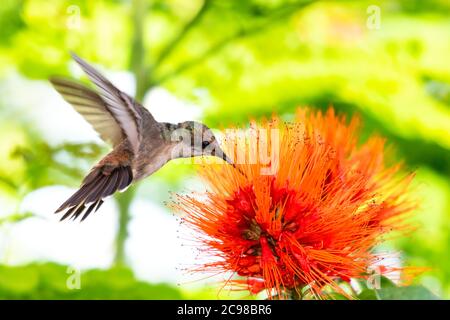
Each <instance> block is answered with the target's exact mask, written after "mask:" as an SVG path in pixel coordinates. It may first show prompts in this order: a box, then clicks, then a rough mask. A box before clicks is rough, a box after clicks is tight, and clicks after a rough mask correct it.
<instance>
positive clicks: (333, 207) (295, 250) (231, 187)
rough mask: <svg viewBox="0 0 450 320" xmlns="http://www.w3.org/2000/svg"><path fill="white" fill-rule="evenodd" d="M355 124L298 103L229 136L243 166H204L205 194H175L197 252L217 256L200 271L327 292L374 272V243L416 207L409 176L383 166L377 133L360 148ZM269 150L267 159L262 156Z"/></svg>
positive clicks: (286, 289) (271, 286)
mask: <svg viewBox="0 0 450 320" xmlns="http://www.w3.org/2000/svg"><path fill="white" fill-rule="evenodd" d="M358 126H359V122H358V120H357V119H356V118H353V119H352V120H351V122H350V123H349V124H346V121H345V119H344V118H343V117H338V116H336V115H335V113H334V111H333V110H332V109H330V110H329V111H328V112H327V113H326V114H322V113H321V112H317V113H313V112H307V111H304V110H303V111H301V110H300V111H299V112H298V113H297V115H296V118H295V121H294V122H293V123H289V124H287V123H281V122H280V121H279V120H278V119H277V118H274V119H273V120H272V121H270V122H267V121H265V122H263V123H262V124H260V125H259V126H258V127H257V129H256V128H255V124H253V129H250V131H251V132H253V133H252V134H250V137H249V136H247V137H246V139H233V138H231V137H230V136H227V138H226V140H225V150H227V151H228V153H229V155H230V154H231V155H232V158H234V160H235V161H236V162H237V168H238V169H239V170H236V169H235V168H233V167H232V166H230V165H224V164H215V165H207V166H204V168H203V169H202V170H201V172H200V174H201V176H202V177H203V178H204V180H205V181H206V183H207V185H208V186H209V191H208V192H206V193H205V194H203V195H200V196H187V195H178V196H177V200H176V201H174V202H173V204H172V206H173V207H174V208H175V209H176V210H178V211H181V212H183V213H184V216H183V221H184V222H185V223H186V224H187V226H188V227H190V228H192V229H193V230H194V231H195V233H196V240H197V243H198V245H199V248H200V249H201V252H202V253H205V254H208V255H209V256H212V257H213V258H215V259H213V261H211V262H208V263H205V264H204V265H202V266H201V267H199V268H197V269H196V270H199V271H214V272H230V271H231V272H233V273H234V274H235V275H238V276H240V277H238V279H235V280H231V282H233V283H237V284H241V285H242V284H243V283H245V285H246V286H247V289H248V290H249V291H250V292H251V293H258V292H259V291H261V290H263V289H266V291H267V294H268V296H269V297H273V296H275V295H276V296H277V297H281V298H287V297H292V296H295V297H298V296H301V295H303V294H304V293H305V291H306V292H309V294H310V295H311V296H312V297H316V298H322V297H324V289H325V288H331V289H333V290H334V291H335V292H338V293H340V294H344V295H346V296H347V297H350V295H349V294H348V293H347V292H346V291H344V290H343V289H342V287H341V286H339V285H338V282H339V280H343V281H347V282H348V281H350V279H351V278H354V279H363V280H364V279H367V278H369V277H370V274H369V273H368V270H370V267H371V266H373V265H374V263H376V262H377V263H378V264H379V260H380V259H379V258H380V257H378V256H377V255H376V254H375V253H374V252H373V248H374V246H375V245H377V244H378V243H379V242H380V241H382V236H383V235H385V234H387V233H389V232H390V231H392V230H404V229H406V228H408V227H409V225H408V224H407V223H405V222H404V221H405V215H406V214H408V213H411V212H412V209H414V207H415V204H414V203H412V202H411V201H409V200H408V198H407V193H408V188H409V184H410V182H411V180H412V177H413V175H412V174H409V175H406V176H403V177H402V176H400V174H399V169H400V166H398V165H397V166H391V167H387V166H386V165H385V161H384V157H383V149H384V141H383V140H382V139H380V138H379V137H371V138H369V139H368V140H367V141H366V142H365V143H364V144H363V145H361V146H358V145H357V140H358V138H359V132H358ZM259 129H266V130H263V131H261V130H259ZM271 133H275V134H271ZM252 137H253V138H254V139H253V138H252ZM252 139H253V140H252ZM262 142H264V143H262ZM263 147H267V149H268V150H269V151H268V152H266V151H267V150H262V149H264V148H263ZM243 150H245V151H246V152H245V157H242V152H243ZM271 151H272V153H273V154H272V155H271V156H270V157H269V158H268V159H270V161H267V159H266V158H267V156H266V157H260V156H258V155H261V154H266V155H267V154H270V152H271ZM239 152H241V154H239ZM233 153H235V154H234V155H233ZM255 155H256V157H255ZM238 158H240V160H241V161H240V162H245V163H239V161H238V160H239V159H238ZM255 158H256V160H255ZM269 167H271V168H269ZM268 169H270V170H268ZM271 170H272V172H271ZM268 172H269V173H268ZM380 269H381V268H380ZM383 270H385V271H388V270H389V268H387V267H386V268H383Z"/></svg>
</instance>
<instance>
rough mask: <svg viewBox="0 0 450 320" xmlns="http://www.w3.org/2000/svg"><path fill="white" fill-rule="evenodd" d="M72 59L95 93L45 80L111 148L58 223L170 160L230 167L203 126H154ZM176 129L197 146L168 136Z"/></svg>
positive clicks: (81, 213) (80, 213)
mask: <svg viewBox="0 0 450 320" xmlns="http://www.w3.org/2000/svg"><path fill="white" fill-rule="evenodd" d="M72 57H73V59H74V60H75V61H76V62H77V63H78V64H79V65H80V66H81V68H82V69H83V71H84V72H85V73H86V74H87V76H88V77H89V79H90V80H91V81H92V82H93V84H94V85H95V87H96V90H93V89H90V88H88V87H87V86H85V85H82V84H80V83H77V82H74V81H72V80H69V79H64V78H60V77H53V78H51V79H50V82H51V83H52V85H53V86H54V88H55V89H56V90H57V91H58V92H59V93H60V94H61V95H62V97H63V98H64V99H65V100H66V101H67V102H69V103H70V104H71V105H72V106H73V107H74V109H75V110H76V111H77V112H79V113H80V114H81V115H82V116H83V117H84V118H85V120H86V121H87V122H89V123H90V124H91V125H92V127H93V128H94V129H95V130H96V131H97V132H98V133H99V135H100V137H101V138H102V139H103V140H104V141H106V142H109V143H110V144H111V145H112V146H113V150H112V151H111V152H110V153H109V154H107V155H106V156H105V157H104V158H103V159H102V160H100V161H99V162H98V163H97V164H96V165H95V166H94V167H93V168H92V169H91V171H90V172H89V174H88V175H87V176H86V177H85V178H84V180H83V182H82V184H81V186H80V188H79V189H78V191H76V192H75V193H74V194H73V195H72V196H71V197H70V198H69V199H67V200H66V201H65V202H64V203H63V204H62V205H61V206H60V207H59V208H58V209H57V210H56V213H59V212H64V213H63V215H62V218H61V220H64V219H66V218H69V217H70V218H72V219H74V220H75V219H77V218H78V217H80V216H81V221H83V220H84V219H86V218H87V217H88V216H89V214H91V213H92V212H95V211H97V210H98V209H99V208H100V206H101V205H102V203H103V201H104V198H106V197H108V196H110V195H112V194H114V193H115V192H116V191H123V190H125V189H126V188H127V187H128V186H129V185H130V184H131V183H133V182H136V181H138V180H140V179H142V178H145V177H147V176H149V175H150V174H152V173H153V172H155V171H156V170H158V169H159V168H161V167H162V166H163V165H164V164H165V163H166V162H167V161H170V160H171V159H174V158H179V157H193V156H201V155H213V156H216V157H220V158H222V159H223V160H225V161H227V162H228V163H230V164H233V163H232V161H231V160H230V159H229V158H228V157H227V156H226V155H225V153H223V151H222V150H221V148H220V146H219V145H218V142H217V140H216V139H215V137H214V135H213V134H212V132H211V131H210V129H209V128H208V127H206V126H205V125H203V124H201V123H196V122H193V121H187V122H183V123H179V124H170V123H161V122H157V121H156V120H155V119H154V118H153V116H152V115H151V113H150V112H149V111H148V110H147V109H146V108H144V107H143V106H142V105H141V104H139V103H138V102H136V101H135V100H134V99H133V98H132V97H130V96H129V95H127V94H126V93H124V92H122V91H120V90H119V89H117V88H116V87H115V86H114V85H113V84H112V83H111V82H110V81H109V80H108V79H106V78H105V77H104V76H103V75H101V74H100V73H99V72H98V71H97V70H95V69H94V68H93V67H92V66H91V65H89V64H88V63H87V62H86V61H84V60H82V59H81V58H80V57H78V56H77V55H75V54H72ZM178 129H180V130H181V129H182V130H185V131H187V132H188V133H189V134H191V135H194V136H195V135H197V136H198V135H200V137H201V139H200V143H196V141H198V140H196V139H182V138H180V137H179V135H176V134H174V133H176V130H178ZM233 165H234V164H233Z"/></svg>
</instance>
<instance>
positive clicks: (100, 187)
mask: <svg viewBox="0 0 450 320" xmlns="http://www.w3.org/2000/svg"><path fill="white" fill-rule="evenodd" d="M132 180H133V172H132V170H131V167H130V166H118V167H114V168H111V167H110V166H100V167H94V168H93V169H92V170H91V172H90V173H89V174H88V175H87V176H86V178H84V180H83V183H82V185H81V187H80V189H78V191H76V192H75V193H74V194H73V195H72V196H71V197H70V198H69V199H67V201H66V202H64V203H63V204H62V205H61V206H60V207H59V208H58V209H57V210H56V211H55V213H59V212H61V211H64V210H66V209H67V211H66V212H65V213H64V215H63V216H62V218H61V221H62V220H64V219H66V218H68V217H71V218H72V219H73V220H75V219H76V218H78V217H79V216H80V215H81V214H82V213H83V216H82V218H81V221H83V220H84V219H86V218H87V217H88V216H89V214H90V213H92V212H95V211H97V210H98V208H100V206H101V205H102V204H103V199H104V198H106V197H108V196H110V195H112V194H113V193H115V192H116V191H122V190H124V189H125V188H126V187H128V186H129V185H130V183H131V181H132Z"/></svg>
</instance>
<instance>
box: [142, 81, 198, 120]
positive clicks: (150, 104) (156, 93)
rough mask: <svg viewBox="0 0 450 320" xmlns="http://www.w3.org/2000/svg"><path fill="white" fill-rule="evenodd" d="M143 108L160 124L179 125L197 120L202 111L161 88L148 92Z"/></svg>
mask: <svg viewBox="0 0 450 320" xmlns="http://www.w3.org/2000/svg"><path fill="white" fill-rule="evenodd" d="M144 105H145V107H146V108H147V109H148V110H149V111H150V112H151V113H152V114H153V116H154V117H155V119H156V120H157V121H160V122H172V123H179V122H183V121H188V120H199V119H201V116H202V110H201V109H200V108H199V107H198V106H196V105H195V104H193V103H189V102H187V101H184V100H181V99H179V98H177V97H175V96H174V95H173V94H171V93H170V92H169V91H168V90H166V89H164V88H162V87H156V88H153V89H152V90H150V91H149V92H148V93H147V94H146V95H145V98H144Z"/></svg>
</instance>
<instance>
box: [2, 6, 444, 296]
mask: <svg viewBox="0 0 450 320" xmlns="http://www.w3.org/2000/svg"><path fill="white" fill-rule="evenodd" d="M449 39H450V4H449V2H448V1H446V0H430V1H422V0H404V1H401V0H392V1H299V0H297V1H296V0H291V1H287V0H249V1H242V0H227V1H221V0H167V1H160V0H152V1H145V0H133V1H131V0H130V1H125V0H109V1H87V0H86V1H75V0H73V1H63V0H59V1H45V0H3V1H2V5H1V6H0V159H1V161H0V298H1V299H11V298H12V299H14V298H26V299H28V298H34V299H39V298H42V299H47V298H59V299H66V298H69V299H70V298H87V299H89V298H118V299H130V298H131V299H133V298H136V299H166V298H173V299H182V298H193V299H197V298H199V299H200V298H213V299H214V298H217V297H219V296H220V297H221V298H228V297H246V295H245V294H243V293H238V294H237V295H236V294H229V293H228V292H225V290H223V292H222V293H221V294H219V295H218V294H217V291H218V289H220V284H218V283H217V282H208V281H206V280H202V279H201V280H198V279H197V280H195V281H191V280H190V278H189V275H186V274H185V273H184V272H183V270H182V269H183V268H184V267H185V265H186V264H187V265H188V264H189V263H192V262H193V256H192V255H191V254H190V253H189V251H188V249H187V248H186V247H185V246H183V240H182V239H180V238H179V237H177V234H178V232H177V230H178V229H179V226H178V223H177V221H176V217H175V216H173V215H171V212H170V211H169V210H168V209H167V208H166V207H165V206H164V204H163V203H164V201H166V200H167V199H168V197H169V194H168V192H169V191H183V190H186V189H191V188H194V187H198V181H197V180H196V179H195V177H194V172H195V171H194V169H195V168H194V167H193V166H192V165H188V164H181V163H179V162H173V163H170V164H169V165H167V166H166V167H164V168H163V169H162V170H160V171H159V172H158V173H157V174H155V175H154V176H152V177H151V178H150V179H147V180H146V181H145V182H143V183H141V184H140V185H139V186H138V187H136V188H133V189H129V190H128V191H127V192H126V193H124V194H121V195H120V196H118V197H115V198H113V199H110V200H108V201H107V203H106V204H105V205H104V207H102V210H100V211H99V212H97V213H96V214H95V215H93V216H92V217H90V218H89V219H87V220H86V221H85V222H84V223H83V224H79V223H59V222H58V217H57V216H54V215H53V214H52V212H53V211H54V210H55V208H57V207H58V206H59V204H60V203H61V202H62V201H63V200H65V198H66V197H67V196H69V195H70V193H71V192H73V190H74V189H75V188H76V187H77V186H78V184H79V183H80V180H81V178H82V176H83V174H84V173H86V171H87V170H88V168H89V167H90V166H91V165H92V164H93V163H94V162H95V161H96V160H97V159H99V158H100V157H101V155H102V154H104V153H105V152H107V150H108V146H106V145H105V144H104V143H102V142H101V141H100V140H99V139H98V138H97V137H96V135H95V133H94V131H93V130H92V129H91V128H90V127H89V126H88V125H87V124H85V123H84V122H83V120H82V119H81V117H80V116H79V115H77V114H76V113H75V111H73V110H72V109H71V107H70V106H69V105H68V104H66V103H65V102H64V101H63V100H62V99H61V98H60V97H59V96H58V95H57V94H56V93H55V92H54V90H53V89H52V88H51V87H50V85H49V83H48V82H47V80H46V79H47V78H48V77H49V76H50V75H67V76H70V77H73V78H79V77H81V71H80V70H79V69H78V68H77V67H76V66H75V64H74V63H73V62H72V61H71V60H70V56H69V51H70V50H72V51H74V52H76V53H77V54H78V55H80V56H81V57H83V58H85V59H87V60H88V61H90V62H92V63H95V64H97V66H98V67H99V68H100V69H101V70H102V71H103V72H104V73H106V75H107V76H108V77H109V78H111V79H112V81H113V82H114V83H115V84H117V85H118V86H119V87H120V88H121V89H123V90H124V91H126V92H128V93H130V94H132V95H134V96H136V97H137V98H138V100H141V101H144V103H145V105H146V107H147V108H149V109H150V110H151V111H152V112H153V113H154V115H155V117H156V118H157V119H158V120H160V121H172V122H178V121H182V120H194V119H195V120H203V121H205V122H206V124H207V125H209V126H211V127H217V128H223V127H226V126H227V125H230V124H237V125H245V124H246V123H247V121H248V119H249V118H250V117H255V118H260V117H262V116H270V115H271V114H272V113H273V112H276V113H278V114H280V115H281V116H282V117H284V118H286V119H289V118H290V117H291V116H292V113H293V112H294V110H295V108H296V107H297V106H300V105H307V106H310V107H313V108H321V109H324V108H327V107H328V106H329V105H333V106H334V107H335V108H336V109H338V110H339V112H342V113H347V114H349V115H351V114H354V113H357V114H359V115H360V116H361V117H362V119H363V122H364V130H363V132H362V135H361V139H362V140H364V139H365V137H367V135H368V134H372V133H374V132H377V133H379V134H382V135H384V136H385V137H386V138H387V139H388V141H389V144H390V145H391V146H392V147H393V148H392V149H393V150H394V153H393V154H394V157H395V159H393V160H395V161H401V160H403V161H404V162H405V164H406V166H405V167H406V170H414V171H416V172H417V179H416V181H415V186H416V188H415V190H414V193H415V196H416V197H417V198H419V199H422V206H421V208H420V210H418V214H417V216H416V217H415V218H414V219H415V220H417V222H419V224H420V227H419V229H418V230H417V231H416V232H414V233H413V234H412V235H411V236H409V237H406V238H399V239H394V240H392V241H389V243H388V244H387V245H384V246H383V248H381V249H382V250H384V249H389V250H390V251H394V252H397V253H398V258H399V259H400V260H399V261H401V262H400V263H401V264H402V265H403V264H404V265H415V266H428V267H431V270H430V271H429V272H426V273H424V274H423V275H421V276H420V277H419V278H417V279H416V282H417V283H422V284H423V285H425V286H426V287H428V288H429V289H431V291H433V292H434V293H436V294H437V295H439V296H441V297H443V298H450V256H449V252H450V178H449V177H450V59H449V57H450V41H449ZM74 270H75V271H74ZM77 270H80V272H81V276H80V283H79V287H80V288H79V289H78V288H77V286H76V283H77V282H76V281H77V280H76V279H78V278H76V276H77V274H78V273H77V272H78V271H77ZM72 276H74V277H75V278H71V277H72ZM74 279H75V280H74ZM72 280H74V281H75V282H73V283H72V282H71V283H72V284H75V287H74V286H72V285H70V283H68V281H69V282H70V281H72Z"/></svg>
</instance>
